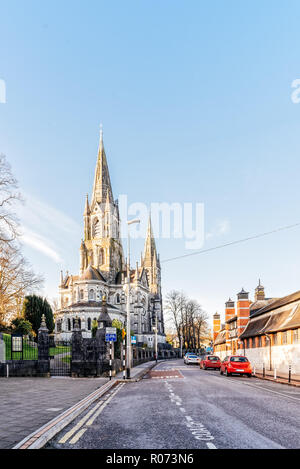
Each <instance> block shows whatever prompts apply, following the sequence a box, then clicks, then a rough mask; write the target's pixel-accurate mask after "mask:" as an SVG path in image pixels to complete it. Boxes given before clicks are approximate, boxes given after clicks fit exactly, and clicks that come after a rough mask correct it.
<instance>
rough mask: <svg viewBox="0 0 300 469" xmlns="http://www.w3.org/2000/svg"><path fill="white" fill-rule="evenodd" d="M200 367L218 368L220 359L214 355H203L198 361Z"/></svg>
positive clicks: (205, 368) (204, 368)
mask: <svg viewBox="0 0 300 469" xmlns="http://www.w3.org/2000/svg"><path fill="white" fill-rule="evenodd" d="M200 368H202V369H203V370H207V369H208V368H213V369H217V370H219V369H220V368H221V360H220V358H219V357H217V356H216V355H205V357H204V358H202V360H201V361H200Z"/></svg>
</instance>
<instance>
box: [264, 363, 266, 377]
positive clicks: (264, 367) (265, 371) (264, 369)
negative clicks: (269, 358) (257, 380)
mask: <svg viewBox="0 0 300 469" xmlns="http://www.w3.org/2000/svg"><path fill="white" fill-rule="evenodd" d="M263 377H264V378H265V377H266V368H265V364H263Z"/></svg>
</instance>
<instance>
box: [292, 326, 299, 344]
mask: <svg viewBox="0 0 300 469" xmlns="http://www.w3.org/2000/svg"><path fill="white" fill-rule="evenodd" d="M298 343H299V329H295V330H293V344H298Z"/></svg>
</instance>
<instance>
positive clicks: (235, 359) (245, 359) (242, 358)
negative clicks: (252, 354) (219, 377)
mask: <svg viewBox="0 0 300 469" xmlns="http://www.w3.org/2000/svg"><path fill="white" fill-rule="evenodd" d="M230 361H231V362H239V363H245V362H247V361H248V360H247V358H246V357H231V358H230Z"/></svg>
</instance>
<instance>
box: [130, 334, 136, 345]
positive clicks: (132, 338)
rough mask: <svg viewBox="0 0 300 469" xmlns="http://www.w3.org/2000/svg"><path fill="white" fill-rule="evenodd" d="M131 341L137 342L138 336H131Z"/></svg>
mask: <svg viewBox="0 0 300 469" xmlns="http://www.w3.org/2000/svg"><path fill="white" fill-rule="evenodd" d="M131 343H132V344H136V336H135V335H132V336H131Z"/></svg>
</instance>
